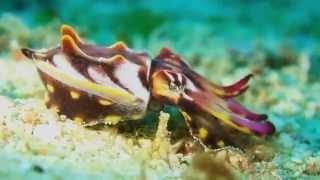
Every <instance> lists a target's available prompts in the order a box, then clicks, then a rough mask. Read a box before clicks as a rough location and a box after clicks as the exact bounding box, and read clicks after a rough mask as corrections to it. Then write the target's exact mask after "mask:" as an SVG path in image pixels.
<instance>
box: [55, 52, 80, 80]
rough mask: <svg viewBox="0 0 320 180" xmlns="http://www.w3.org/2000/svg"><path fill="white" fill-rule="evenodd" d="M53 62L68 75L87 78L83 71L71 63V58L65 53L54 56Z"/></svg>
mask: <svg viewBox="0 0 320 180" xmlns="http://www.w3.org/2000/svg"><path fill="white" fill-rule="evenodd" d="M53 63H54V65H55V67H56V68H57V69H59V70H60V71H62V72H63V73H65V74H66V75H68V76H71V77H74V78H77V79H81V80H84V79H86V78H85V77H84V76H83V75H82V74H81V73H79V72H78V71H77V69H75V68H74V67H73V66H72V65H71V63H70V62H69V59H68V58H67V57H66V56H65V55H63V54H56V55H54V56H53Z"/></svg>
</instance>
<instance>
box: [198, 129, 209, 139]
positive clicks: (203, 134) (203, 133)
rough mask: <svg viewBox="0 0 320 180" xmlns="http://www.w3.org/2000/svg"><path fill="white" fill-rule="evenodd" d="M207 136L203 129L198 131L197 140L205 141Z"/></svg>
mask: <svg viewBox="0 0 320 180" xmlns="http://www.w3.org/2000/svg"><path fill="white" fill-rule="evenodd" d="M207 136H208V131H207V130H206V129H205V128H200V129H199V138H200V139H206V138H207Z"/></svg>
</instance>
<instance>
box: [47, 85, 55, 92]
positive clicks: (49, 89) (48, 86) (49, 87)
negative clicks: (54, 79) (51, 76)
mask: <svg viewBox="0 0 320 180" xmlns="http://www.w3.org/2000/svg"><path fill="white" fill-rule="evenodd" d="M47 89H48V91H49V92H50V93H53V92H54V87H53V86H52V85H51V84H49V83H48V84H47Z"/></svg>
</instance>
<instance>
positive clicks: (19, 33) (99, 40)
mask: <svg viewBox="0 0 320 180" xmlns="http://www.w3.org/2000/svg"><path fill="white" fill-rule="evenodd" d="M319 22H320V9H319V6H318V5H317V4H315V1H313V0H301V1H295V0H282V1H278V0H269V1H255V0H239V1H232V0H201V1H198V0H189V1H186V0H161V1H158V0H110V1H103V0H96V1H89V0H77V1H66V0H56V1H50V0H48V1H41V0H11V1H4V0H2V1H1V2H0V62H1V63H2V65H1V66H0V75H1V76H2V77H0V79H1V81H0V85H1V88H0V93H1V95H3V96H7V97H10V98H11V99H13V100H16V99H29V98H34V96H35V94H37V93H39V92H43V89H41V88H39V87H40V86H41V85H39V84H40V83H39V81H38V79H35V78H34V77H33V76H32V77H33V78H32V77H31V76H28V75H27V76H22V75H21V74H20V75H19V74H17V73H15V72H14V70H13V69H16V68H17V66H14V67H13V66H5V67H4V65H3V62H14V63H17V62H21V61H25V58H24V57H23V56H22V55H21V53H20V51H19V49H20V47H32V48H49V47H52V46H56V45H57V44H58V43H59V27H60V25H61V24H69V25H72V26H73V27H74V28H75V29H76V30H77V31H79V33H80V35H81V37H83V38H84V39H85V40H86V41H88V42H91V43H96V44H98V45H101V46H109V45H111V44H112V43H114V42H115V41H119V40H121V41H124V42H126V43H127V44H128V46H129V47H131V48H133V49H135V50H138V51H146V52H148V53H150V54H151V56H153V57H154V56H155V55H156V54H157V53H158V51H159V50H160V48H161V47H169V48H171V49H172V50H173V51H174V52H177V53H178V54H180V55H181V56H182V57H183V58H185V59H186V61H188V63H189V64H190V65H191V66H192V68H193V69H195V70H196V71H197V72H199V73H200V74H202V75H204V76H205V77H207V78H208V79H210V80H212V81H213V82H215V83H219V84H230V83H232V82H234V81H235V80H238V79H240V78H241V77H243V76H244V75H246V74H248V73H250V72H253V73H254V74H255V75H256V76H255V78H254V79H253V81H252V82H251V83H250V84H251V86H250V89H249V90H248V91H247V92H246V93H245V95H243V96H242V97H240V99H239V101H240V102H241V103H242V104H245V105H246V106H247V107H249V108H250V109H252V110H254V111H258V112H266V113H267V114H269V117H270V120H271V121H272V122H273V123H274V124H275V125H276V128H277V133H276V134H275V135H274V137H272V138H271V139H269V140H268V142H269V143H270V146H271V147H273V150H270V149H268V150H265V151H268V152H273V154H272V156H270V157H268V158H267V161H268V163H269V164H268V163H267V164H258V165H257V166H256V169H255V170H256V171H257V172H260V173H261V172H262V171H263V170H262V169H264V170H266V169H267V170H270V169H272V168H274V169H273V170H274V171H275V174H277V175H278V176H280V177H288V178H289V177H291V178H292V177H295V178H296V177H302V176H304V177H319V176H318V175H319V173H320V153H319V148H320V95H319V92H320V81H319V77H320V70H319V69H320V42H319V40H320V23H319ZM9 67H11V68H9ZM23 67H25V66H22V67H21V69H23ZM28 67H29V66H28ZM26 74H30V72H29V71H28V72H27V73H26ZM32 75H34V76H35V77H37V76H36V75H35V74H32ZM31 79H35V80H34V81H32V82H33V83H29V85H27V84H26V83H25V82H26V81H28V82H30V81H31ZM26 86H27V87H26ZM0 109H1V108H0ZM173 117H174V116H173ZM275 149H276V150H275ZM261 158H262V159H263V160H266V159H264V158H265V157H261ZM259 168H260V169H259ZM275 169H276V170H275ZM259 170H260V171H259ZM267 170H266V171H267ZM270 171H271V170H270Z"/></svg>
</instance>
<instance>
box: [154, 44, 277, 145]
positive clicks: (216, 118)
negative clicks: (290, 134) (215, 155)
mask: <svg viewBox="0 0 320 180" xmlns="http://www.w3.org/2000/svg"><path fill="white" fill-rule="evenodd" d="M251 76H252V75H248V76H246V77H245V78H244V79H241V80H240V81H238V82H237V83H235V84H234V85H231V86H228V87H219V86H218V85H215V84H213V83H211V82H210V81H208V80H206V79H204V78H203V77H201V76H200V75H198V74H197V73H195V72H194V71H192V70H191V69H190V68H189V67H188V65H187V64H186V63H185V62H183V61H182V59H181V58H180V57H179V56H177V55H176V54H174V53H172V52H171V51H169V50H168V49H165V50H162V51H161V52H160V55H159V56H158V57H157V58H156V59H155V60H154V61H153V64H152V68H151V93H152V97H153V98H154V99H156V100H157V101H159V102H162V103H164V104H170V105H174V106H177V107H178V108H179V109H180V111H181V112H182V115H183V116H184V118H185V122H186V124H187V125H188V127H189V129H190V132H191V134H192V135H193V136H194V137H195V138H197V139H199V140H200V141H201V142H202V143H204V144H206V145H209V146H215V147H216V146H218V147H219V146H221V145H222V144H224V143H226V144H234V143H233V142H234V139H232V138H230V137H232V136H230V135H229V134H230V133H231V132H233V131H234V130H238V131H240V132H242V133H246V134H253V135H257V136H266V135H271V134H273V133H274V131H275V128H274V125H273V124H272V123H271V122H270V121H268V120H267V118H268V117H267V115H264V114H256V113H253V112H251V111H249V110H248V109H246V108H244V107H242V106H241V105H240V104H239V103H237V102H236V101H235V100H234V99H233V97H235V96H238V95H240V94H241V93H242V92H243V91H244V90H246V89H247V87H248V85H247V82H248V80H249V78H250V77H251Z"/></svg>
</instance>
